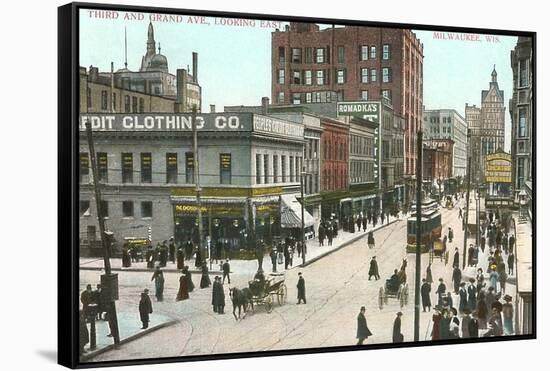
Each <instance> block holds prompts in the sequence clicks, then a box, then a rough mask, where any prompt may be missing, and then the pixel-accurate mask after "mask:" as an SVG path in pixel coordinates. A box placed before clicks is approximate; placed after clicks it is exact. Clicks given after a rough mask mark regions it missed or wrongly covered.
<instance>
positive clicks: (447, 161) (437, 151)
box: [422, 139, 454, 184]
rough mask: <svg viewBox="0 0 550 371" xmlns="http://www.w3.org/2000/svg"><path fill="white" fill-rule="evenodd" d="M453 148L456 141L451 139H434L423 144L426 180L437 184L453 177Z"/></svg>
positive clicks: (423, 168) (424, 176)
mask: <svg viewBox="0 0 550 371" xmlns="http://www.w3.org/2000/svg"><path fill="white" fill-rule="evenodd" d="M453 147H454V141H453V140H451V139H432V140H426V141H424V142H423V143H422V148H423V154H422V155H423V162H422V164H423V167H422V170H423V178H424V180H429V181H431V182H433V183H437V182H438V181H439V180H441V181H443V180H444V179H448V178H450V177H451V176H452V174H453V149H454V148H453ZM442 184H443V183H442Z"/></svg>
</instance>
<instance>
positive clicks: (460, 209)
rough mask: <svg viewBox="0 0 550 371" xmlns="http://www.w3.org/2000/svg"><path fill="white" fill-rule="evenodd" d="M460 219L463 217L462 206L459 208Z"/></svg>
mask: <svg viewBox="0 0 550 371" xmlns="http://www.w3.org/2000/svg"><path fill="white" fill-rule="evenodd" d="M458 219H462V208H461V207H459V208H458Z"/></svg>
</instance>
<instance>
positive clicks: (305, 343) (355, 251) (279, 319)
mask: <svg viewBox="0 0 550 371" xmlns="http://www.w3.org/2000/svg"><path fill="white" fill-rule="evenodd" d="M461 205H463V203H461ZM442 219H443V223H444V230H446V229H447V227H448V226H449V225H450V226H451V227H452V228H453V229H454V230H455V236H456V237H455V239H454V240H453V243H450V244H449V245H448V247H449V249H450V251H454V248H455V247H459V250H460V251H461V252H462V231H461V229H460V222H461V221H460V219H459V218H458V208H457V207H455V208H454V209H452V210H447V209H442ZM374 236H375V239H376V248H375V249H372V250H369V249H368V247H367V245H366V239H365V238H362V239H360V240H358V241H356V242H354V243H352V244H350V245H348V246H346V247H344V248H342V249H341V250H339V251H336V252H334V253H333V254H331V255H329V256H326V257H324V258H322V259H320V260H319V261H317V262H315V263H313V264H311V265H309V266H307V267H305V268H301V269H293V270H290V271H287V272H286V273H285V275H286V282H287V286H288V297H289V301H288V303H287V304H286V305H283V306H278V305H277V304H275V306H274V310H273V312H272V313H269V314H268V313H266V311H265V309H264V308H262V307H255V311H254V313H253V314H249V315H248V316H247V317H246V318H245V319H243V320H241V321H235V319H234V318H233V316H232V315H231V314H230V312H231V302H230V298H229V295H228V294H226V314H225V315H218V314H215V313H214V312H213V311H212V307H211V305H210V301H211V289H210V288H209V289H196V290H195V291H194V292H193V293H191V299H190V300H187V301H183V302H177V303H176V302H175V300H174V299H175V296H176V291H177V287H178V278H179V274H177V273H166V274H165V278H166V285H165V301H164V302H162V303H157V302H155V299H154V295H153V294H152V295H151V297H152V300H153V306H154V313H153V318H154V316H155V314H162V315H166V316H168V317H171V318H174V319H177V320H179V322H178V323H177V324H175V325H173V326H170V327H167V328H163V329H160V330H158V331H156V332H153V333H151V334H147V335H146V336H144V337H141V338H139V339H137V340H134V341H132V342H130V343H127V344H124V345H122V346H121V347H120V348H119V349H118V350H113V351H108V352H106V353H104V354H101V355H99V356H97V357H95V358H94V359H93V360H94V361H96V360H97V361H100V360H116V359H128V358H148V357H164V356H184V355H198V354H210V353H224V352H248V351H258V350H260V351H261V350H272V349H295V348H308V347H319V346H337V345H353V344H355V342H356V339H355V332H356V316H357V313H358V310H359V308H360V307H361V306H362V305H365V306H366V308H367V312H366V316H367V322H368V325H369V328H370V330H371V332H372V333H373V336H372V337H370V338H369V339H368V341H367V344H372V343H387V342H391V334H392V324H393V319H394V318H395V313H396V312H397V311H399V310H400V308H399V302H398V300H396V299H391V298H390V299H389V302H388V305H387V306H385V307H384V308H383V310H380V309H379V308H378V291H379V289H380V287H381V286H382V285H383V282H384V280H385V279H387V278H389V276H390V275H391V273H392V272H393V269H398V268H399V267H400V265H401V262H402V259H403V258H407V260H408V266H407V277H408V282H409V286H410V287H411V290H410V298H409V304H408V305H407V306H406V307H405V308H403V309H401V310H402V311H403V313H404V316H403V318H402V322H403V323H402V331H403V334H404V336H405V340H406V341H411V340H413V322H414V291H413V290H412V287H413V285H414V255H412V254H409V255H408V256H406V254H405V241H406V221H405V220H401V221H398V222H396V223H393V224H391V225H389V226H386V227H384V228H382V229H381V230H378V231H376V232H375V234H374ZM373 255H376V257H377V260H378V264H379V267H380V275H381V279H380V280H379V281H374V280H372V281H369V280H368V268H369V261H370V258H371V257H372V256H373ZM427 263H428V254H424V255H423V257H422V268H421V269H422V276H424V272H425V268H426V265H427ZM298 270H300V271H301V272H303V275H304V277H305V280H306V291H307V299H308V302H307V304H306V305H296V304H295V303H296V282H297V273H298ZM432 271H433V276H434V280H437V279H438V278H439V277H443V279H444V280H445V282H446V283H447V286H448V287H450V286H451V269H450V263H449V264H448V265H447V266H445V264H444V262H440V261H439V260H435V261H434V263H433V265H432ZM98 275H99V272H97V271H81V282H82V285H84V284H85V283H86V282H96V281H97V280H98ZM249 279H251V276H250V273H249V272H246V273H244V274H243V273H239V272H236V273H234V274H233V275H232V285H231V286H233V285H235V286H237V287H240V288H242V287H245V286H247V282H248V280H249ZM150 280H151V274H150V273H145V272H120V273H119V283H120V300H119V301H118V303H117V305H118V309H119V311H127V312H132V311H133V312H135V313H136V323H135V326H136V327H138V326H140V322H139V319H138V314H137V302H138V300H139V293H140V292H141V291H142V290H143V288H145V287H148V288H149V289H150V290H151V292H152V293H154V288H153V284H152V282H151V281H150ZM198 280H199V276H198V275H195V276H194V281H195V284H198ZM197 286H198V285H197ZM434 286H435V285H434ZM225 289H226V291H227V290H228V285H227V284H226V285H225ZM433 291H435V287H433V288H432V292H433ZM432 302H435V295H433V297H432ZM430 325H431V313H421V328H420V334H421V340H424V339H426V338H429V335H430V331H431V327H430ZM166 339H171V340H170V342H166ZM158 344H162V347H159V346H158Z"/></svg>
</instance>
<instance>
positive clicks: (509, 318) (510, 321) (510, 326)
mask: <svg viewBox="0 0 550 371" xmlns="http://www.w3.org/2000/svg"><path fill="white" fill-rule="evenodd" d="M504 301H505V302H506V303H505V304H504V305H503V306H502V317H503V318H504V321H503V326H504V335H508V336H509V335H513V334H514V306H513V305H512V303H511V301H512V297H511V296H510V295H504Z"/></svg>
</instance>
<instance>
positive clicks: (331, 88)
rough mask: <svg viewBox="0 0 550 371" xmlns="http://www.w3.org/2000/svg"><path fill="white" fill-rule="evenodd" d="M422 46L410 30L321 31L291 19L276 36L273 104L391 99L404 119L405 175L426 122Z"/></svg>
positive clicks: (413, 161) (348, 28)
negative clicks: (419, 130) (423, 112)
mask: <svg viewBox="0 0 550 371" xmlns="http://www.w3.org/2000/svg"><path fill="white" fill-rule="evenodd" d="M423 58H424V57H423V45H422V43H421V42H420V40H419V39H418V38H417V37H416V35H415V34H414V33H413V32H412V31H411V30H404V29H399V28H377V27H365V26H345V27H329V28H325V29H320V27H319V26H318V25H316V24H312V23H296V22H290V25H288V26H287V27H286V28H285V30H284V31H279V30H276V31H274V32H273V33H272V37H271V80H272V84H271V97H272V101H273V103H274V104H307V105H309V104H317V103H334V102H345V101H360V100H365V101H366V100H375V101H376V100H377V101H381V100H388V101H389V102H390V104H391V105H392V106H393V107H394V109H395V112H396V113H397V114H399V115H401V116H402V117H403V119H404V121H405V128H406V132H405V139H404V143H403V144H404V162H403V166H404V168H403V172H404V174H405V175H414V172H415V169H416V149H415V148H416V147H415V143H416V132H417V131H418V129H419V128H420V127H421V124H422V99H423V95H422V91H423V73H422V70H423Z"/></svg>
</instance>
